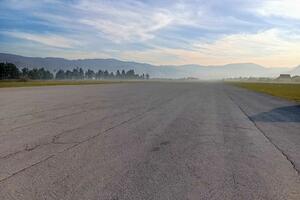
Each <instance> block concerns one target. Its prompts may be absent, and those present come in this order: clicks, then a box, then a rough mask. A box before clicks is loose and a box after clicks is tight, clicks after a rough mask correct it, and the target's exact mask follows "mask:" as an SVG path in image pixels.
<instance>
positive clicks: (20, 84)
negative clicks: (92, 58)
mask: <svg viewBox="0 0 300 200" xmlns="http://www.w3.org/2000/svg"><path fill="white" fill-rule="evenodd" d="M123 82H126V83H129V82H133V81H126V80H79V81H76V80H74V81H73V80H68V81H65V80H64V81H56V80H51V81H33V80H30V81H0V88H7V87H34V86H58V85H93V84H112V83H123Z"/></svg>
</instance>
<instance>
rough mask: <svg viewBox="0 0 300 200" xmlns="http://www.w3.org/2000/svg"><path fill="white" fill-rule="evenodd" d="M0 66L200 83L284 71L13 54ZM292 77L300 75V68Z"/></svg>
mask: <svg viewBox="0 0 300 200" xmlns="http://www.w3.org/2000/svg"><path fill="white" fill-rule="evenodd" d="M0 62H11V63H14V64H15V65H17V67H19V68H23V67H28V68H40V67H44V68H46V69H48V70H50V71H52V72H56V71H57V70H58V69H64V70H67V69H73V68H75V67H78V68H83V69H84V70H87V69H92V70H95V71H98V70H99V69H102V70H106V69H107V70H109V71H114V72H115V71H117V70H122V69H124V70H129V69H134V70H135V71H136V72H137V73H139V74H141V73H149V74H150V76H151V77H155V78H184V77H197V78H200V79H222V78H235V77H250V76H252V77H277V76H278V75H279V74H280V73H287V70H286V69H284V68H279V69H269V68H265V67H263V66H260V65H257V64H253V63H238V64H228V65H219V66H201V65H179V66H175V65H168V66H155V65H150V64H146V63H138V62H128V61H120V60H116V59H79V60H68V59H64V58H40V57H24V56H19V55H13V54H5V53H0ZM298 68H299V69H296V68H295V69H294V70H296V71H295V73H298V74H300V67H298Z"/></svg>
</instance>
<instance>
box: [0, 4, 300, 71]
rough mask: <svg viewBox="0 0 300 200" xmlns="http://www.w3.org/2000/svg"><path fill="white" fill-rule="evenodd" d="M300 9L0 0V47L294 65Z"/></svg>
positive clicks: (172, 61) (177, 61)
mask: <svg viewBox="0 0 300 200" xmlns="http://www.w3.org/2000/svg"><path fill="white" fill-rule="evenodd" d="M299 10H300V0H160V1H159V0H122V1H120V0H0V52H2V53H13V54H18V55H24V56H36V57H63V58H68V59H83V58H116V59H121V60H129V61H137V62H145V63H150V64H156V65H183V64H199V65H222V64H228V63H256V64H260V65H263V66H265V67H295V66H298V65H299V64H300V11H299Z"/></svg>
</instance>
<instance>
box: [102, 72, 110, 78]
mask: <svg viewBox="0 0 300 200" xmlns="http://www.w3.org/2000/svg"><path fill="white" fill-rule="evenodd" d="M108 77H109V73H108V71H107V70H105V71H104V73H103V78H104V79H108Z"/></svg>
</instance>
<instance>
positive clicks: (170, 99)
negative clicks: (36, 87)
mask: <svg viewBox="0 0 300 200" xmlns="http://www.w3.org/2000/svg"><path fill="white" fill-rule="evenodd" d="M183 93H186V92H183ZM183 93H182V94H183ZM182 94H180V95H177V96H174V97H171V98H169V99H167V100H165V101H163V102H161V103H160V104H159V105H157V106H153V107H151V108H149V109H148V110H146V111H144V112H142V113H140V114H137V115H135V116H133V117H131V118H129V119H127V120H124V121H122V122H121V123H118V124H116V125H114V126H112V127H110V128H108V129H106V130H104V131H101V132H99V133H98V134H95V135H93V136H91V137H88V138H86V139H85V140H82V141H80V142H78V143H74V144H73V145H71V146H70V147H68V148H66V149H64V150H62V151H60V152H57V153H56V154H52V155H49V156H47V157H46V158H44V159H42V160H40V161H38V162H36V163H33V164H31V165H29V166H27V167H25V168H23V169H21V170H18V171H16V172H14V173H12V174H10V175H9V176H7V177H5V178H2V179H0V183H3V182H4V181H6V180H8V179H10V178H12V177H13V176H15V175H17V174H19V173H21V172H24V171H26V170H27V169H30V168H31V167H33V166H36V165H38V164H41V163H43V162H45V161H47V160H49V159H50V158H53V157H55V156H56V155H58V154H61V153H63V152H66V151H68V150H71V149H73V148H75V147H77V146H79V145H81V144H83V143H86V142H88V141H90V140H92V139H94V138H97V137H98V136H100V135H103V134H105V133H107V132H109V131H111V130H113V129H115V128H117V127H120V126H122V125H124V124H126V123H128V122H131V121H133V120H137V119H141V118H142V117H143V116H144V115H146V114H147V113H149V112H151V111H153V110H156V109H158V108H160V107H161V106H163V105H165V104H167V103H168V102H170V101H172V100H174V99H176V98H177V97H179V96H182ZM52 142H53V139H52V141H51V142H50V144H51V143H52ZM46 145H47V144H46ZM39 146H41V145H37V146H36V147H35V148H37V147H39ZM35 148H33V149H35ZM33 149H32V150H33ZM23 151H24V150H23Z"/></svg>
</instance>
